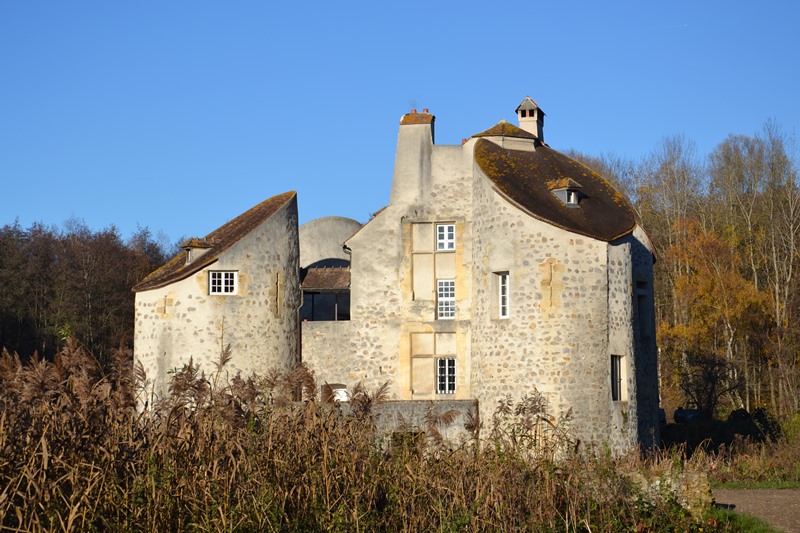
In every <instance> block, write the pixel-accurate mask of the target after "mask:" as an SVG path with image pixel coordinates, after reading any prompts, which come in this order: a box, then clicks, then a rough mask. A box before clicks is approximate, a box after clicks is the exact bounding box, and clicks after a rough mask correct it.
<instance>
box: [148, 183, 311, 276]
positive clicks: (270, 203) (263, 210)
mask: <svg viewBox="0 0 800 533" xmlns="http://www.w3.org/2000/svg"><path fill="white" fill-rule="evenodd" d="M295 196H297V193H295V192H294V191H289V192H285V193H283V194H279V195H277V196H273V197H272V198H269V199H267V200H264V201H263V202H261V203H260V204H258V205H257V206H255V207H253V208H251V209H249V210H248V211H246V212H244V213H242V214H241V215H239V216H238V217H236V218H234V219H233V220H231V221H230V222H228V223H226V224H224V225H222V226H220V227H219V228H217V229H215V230H214V231H212V232H211V233H209V234H208V235H206V236H205V237H204V238H203V239H195V238H193V239H189V240H188V241H186V243H184V244H185V245H186V247H187V248H190V247H202V248H208V251H207V252H205V253H204V254H203V255H201V256H200V257H198V258H197V259H195V260H194V261H192V262H191V263H189V264H186V257H187V255H188V253H189V252H188V250H183V251H182V252H180V253H179V254H178V255H176V256H175V257H173V258H172V259H171V260H170V261H168V262H167V263H166V264H165V265H164V266H162V267H161V268H159V269H157V270H155V271H153V272H151V273H150V275H148V276H147V277H146V278H144V279H143V280H142V281H140V282H139V283H138V284H136V285H135V286H134V287H133V291H134V292H139V291H147V290H150V289H157V288H159V287H164V286H165V285H169V284H170V283H174V282H176V281H179V280H182V279H185V278H187V277H189V276H191V275H192V274H194V273H195V272H198V271H199V270H201V269H203V268H205V267H207V266H208V265H210V264H212V263H214V262H215V261H216V260H217V258H218V257H219V255H220V254H221V253H222V252H224V251H225V250H227V249H228V248H230V247H231V246H233V245H234V244H235V243H236V242H238V241H239V240H240V239H241V238H242V237H244V236H245V235H247V234H248V233H250V232H251V231H253V230H254V229H256V228H257V227H258V226H260V225H261V224H262V223H263V222H265V221H266V220H267V219H269V218H270V217H271V216H272V215H274V214H275V213H276V212H277V211H278V210H279V209H281V208H282V207H283V206H285V205H286V204H287V203H289V202H290V201H291V200H293V199H294V198H295ZM197 244H202V246H195V245H197Z"/></svg>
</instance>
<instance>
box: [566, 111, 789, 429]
mask: <svg viewBox="0 0 800 533" xmlns="http://www.w3.org/2000/svg"><path fill="white" fill-rule="evenodd" d="M572 155H573V156H574V157H576V158H578V159H580V160H582V161H583V162H584V163H585V164H587V166H590V167H593V168H595V169H596V170H598V171H599V172H601V173H602V174H603V175H605V176H606V177H608V178H609V179H610V180H611V181H613V182H614V183H615V185H617V186H618V187H619V188H620V189H621V190H623V191H624V192H626V193H627V195H628V196H629V198H630V199H631V201H632V202H633V204H634V207H635V209H636V210H637V212H638V215H639V217H640V220H641V222H642V225H643V226H644V228H645V229H646V231H647V233H648V235H649V237H650V238H651V240H652V242H653V244H654V245H655V249H656V253H657V263H656V316H657V325H658V351H659V377H660V384H661V394H662V403H663V404H664V405H665V406H666V407H669V408H673V409H674V408H676V407H678V406H686V407H692V408H698V409H703V410H705V411H707V412H708V413H711V414H713V413H715V412H716V413H717V414H720V413H724V412H730V411H732V410H735V409H740V408H744V409H747V410H748V411H752V410H754V409H756V408H759V407H762V408H767V409H769V410H771V411H772V412H774V413H777V414H780V415H788V414H793V413H796V412H798V408H800V366H798V363H800V361H799V360H798V356H799V355H800V330H799V329H798V327H800V287H798V284H797V281H798V280H797V278H798V274H800V272H798V267H800V188H799V184H798V149H797V145H796V144H795V139H794V137H793V136H792V135H789V134H787V133H785V132H784V131H783V130H782V129H781V128H780V127H779V125H778V124H777V123H775V122H774V121H767V122H766V123H765V124H764V126H763V127H762V129H761V130H760V131H759V132H757V133H756V134H754V135H730V136H729V137H728V138H726V139H725V140H723V141H722V142H721V143H719V144H718V145H717V146H716V147H715V148H714V149H713V150H712V152H711V153H710V154H707V155H705V156H700V155H698V154H697V150H696V147H695V145H694V143H693V142H692V141H691V140H689V139H686V138H685V137H683V136H673V137H668V138H665V139H664V140H663V141H662V142H661V143H660V145H659V146H658V147H657V148H656V149H655V150H653V152H652V153H651V154H648V155H646V156H644V157H642V158H641V159H640V160H638V161H632V160H626V159H624V158H619V157H615V156H603V157H587V156H584V155H582V154H572Z"/></svg>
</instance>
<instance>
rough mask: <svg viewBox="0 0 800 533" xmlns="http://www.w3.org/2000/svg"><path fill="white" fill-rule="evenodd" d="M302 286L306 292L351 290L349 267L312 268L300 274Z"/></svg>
mask: <svg viewBox="0 0 800 533" xmlns="http://www.w3.org/2000/svg"><path fill="white" fill-rule="evenodd" d="M300 275H301V276H302V279H301V280H300V285H301V286H302V287H303V289H305V290H314V289H317V290H326V289H327V290H331V289H349V288H350V268H349V267H312V268H307V269H303V270H302V271H301V272H300Z"/></svg>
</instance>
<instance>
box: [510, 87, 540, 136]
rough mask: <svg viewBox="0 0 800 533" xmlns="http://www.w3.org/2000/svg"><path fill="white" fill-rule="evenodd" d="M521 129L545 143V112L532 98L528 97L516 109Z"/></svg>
mask: <svg viewBox="0 0 800 533" xmlns="http://www.w3.org/2000/svg"><path fill="white" fill-rule="evenodd" d="M516 113H517V119H518V120H519V127H520V128H521V129H523V130H525V131H527V132H528V133H532V134H534V135H535V136H536V138H537V139H539V142H544V111H542V109H541V108H540V107H539V105H538V104H537V103H536V102H534V101H533V99H532V98H531V97H530V96H526V97H525V99H524V100H523V101H522V103H521V104H519V105H518V106H517V109H516Z"/></svg>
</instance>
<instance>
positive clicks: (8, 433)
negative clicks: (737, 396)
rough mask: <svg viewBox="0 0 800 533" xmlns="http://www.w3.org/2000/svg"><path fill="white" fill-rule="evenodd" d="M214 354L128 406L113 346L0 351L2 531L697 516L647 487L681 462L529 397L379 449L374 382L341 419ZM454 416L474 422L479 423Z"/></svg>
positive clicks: (304, 384) (685, 525)
mask: <svg viewBox="0 0 800 533" xmlns="http://www.w3.org/2000/svg"><path fill="white" fill-rule="evenodd" d="M225 361H226V355H225V353H223V354H221V358H220V365H219V367H218V371H217V372H216V373H215V374H214V375H211V376H206V375H205V374H203V373H202V372H199V371H198V370H197V367H196V366H195V365H194V364H193V363H192V362H191V361H190V362H189V364H187V365H186V366H185V367H184V368H182V369H181V370H179V371H178V372H176V373H175V374H174V375H173V379H172V385H171V388H170V394H169V396H168V397H167V398H164V399H163V400H162V401H160V402H158V403H157V404H156V405H153V406H151V407H150V408H149V409H148V410H147V411H144V412H139V411H138V410H137V409H136V406H135V400H134V398H135V397H136V395H135V392H136V389H135V384H134V383H132V379H131V377H130V376H131V372H130V369H131V364H132V362H131V354H130V353H129V352H126V351H119V352H118V353H117V354H116V359H115V363H114V365H113V369H112V371H111V372H110V373H108V374H102V373H101V372H100V370H99V367H98V366H97V364H96V363H95V362H94V361H93V360H92V358H91V357H90V356H89V355H88V354H87V353H86V352H85V351H84V350H82V349H81V348H80V347H79V346H77V345H76V344H75V343H74V342H70V343H68V344H67V346H66V347H65V348H64V349H63V350H62V352H61V353H60V354H59V357H58V358H57V359H56V360H55V361H54V362H53V363H48V362H45V361H40V360H34V361H33V362H31V363H30V364H28V365H23V364H21V363H20V360H19V358H18V357H15V356H12V355H9V354H8V353H3V355H2V357H0V403H2V406H3V411H2V415H0V517H2V528H3V529H7V530H25V531H50V530H65V531H76V530H80V531H93V530H95V531H106V530H112V531H163V530H170V531H184V530H206V531H398V530H404V531H430V530H434V531H462V530H465V529H468V530H475V531H498V530H510V531H513V530H533V531H551V530H553V531H555V530H558V531H584V530H592V531H618V530H623V529H627V530H631V529H636V528H638V529H639V530H640V531H661V530H674V529H677V530H691V529H693V528H697V527H700V525H701V524H702V520H703V518H701V517H700V515H692V514H691V513H690V512H689V511H688V510H687V508H688V506H687V505H686V502H683V501H682V500H681V498H683V496H685V494H684V492H681V490H678V489H675V488H674V487H675V486H677V485H675V484H674V483H672V482H670V483H671V484H670V487H671V488H669V489H666V488H661V489H658V490H656V491H655V492H654V491H653V490H652V487H653V486H660V487H666V484H664V483H663V482H662V481H659V484H656V485H653V484H654V483H655V481H658V480H664V479H678V480H680V479H683V478H682V477H681V476H682V475H683V474H682V473H683V472H684V471H686V470H690V468H687V466H686V465H685V464H683V463H681V462H680V461H677V462H676V461H674V460H672V459H671V458H670V459H664V458H663V457H662V458H658V459H657V458H651V459H642V458H641V456H640V455H639V454H638V453H633V454H631V455H630V456H627V457H622V458H616V457H613V456H612V455H611V454H610V453H606V452H604V451H602V450H591V449H583V448H582V447H581V446H579V444H578V443H577V442H575V441H574V440H573V439H572V438H571V436H570V431H569V419H568V417H565V418H564V419H562V420H556V419H554V418H553V417H552V416H550V415H549V414H548V413H547V405H546V402H544V399H543V398H542V397H541V396H540V395H538V394H537V393H535V392H533V393H532V394H531V395H529V396H527V397H525V398H523V399H522V400H520V401H517V402H514V401H512V400H511V399H503V400H502V401H501V402H499V405H498V409H497V412H496V414H495V416H494V417H492V419H491V421H490V425H489V427H488V428H485V431H484V433H483V434H486V435H488V437H486V438H485V440H482V441H481V442H480V444H478V443H473V444H471V445H464V446H461V447H458V448H455V449H452V448H450V447H448V444H447V443H445V442H443V441H441V440H438V439H436V438H434V437H435V436H433V435H428V437H429V438H427V439H423V438H413V439H409V440H408V442H406V443H405V445H399V444H398V445H396V446H394V447H392V448H391V450H389V449H387V448H385V447H384V446H383V444H382V442H383V440H382V439H381V438H379V437H380V436H379V435H377V432H376V431H377V430H376V427H377V425H376V423H375V419H374V414H373V409H372V406H374V405H375V404H376V403H379V402H380V401H381V400H382V398H383V397H384V396H385V394H384V392H385V391H383V392H382V391H377V392H375V393H369V392H368V391H366V390H364V389H363V387H359V388H357V389H356V390H354V391H353V394H351V397H352V398H353V400H352V401H351V405H350V410H349V411H350V413H351V414H345V413H344V411H343V410H342V409H340V408H339V407H338V406H337V405H335V404H333V405H330V404H323V403H320V402H318V401H317V400H316V398H315V397H314V391H316V390H317V388H316V386H315V385H314V383H313V376H312V375H311V374H310V373H309V372H308V370H307V369H305V368H304V367H302V366H301V367H298V368H297V369H296V370H295V371H293V372H291V373H290V374H288V375H284V376H280V375H277V374H275V373H270V374H268V375H266V376H264V377H261V378H259V377H256V376H252V377H249V378H242V377H238V376H237V377H235V378H233V379H231V380H230V381H229V382H228V381H225V382H223V381H222V380H221V379H220V375H221V373H220V370H221V368H222V367H223V366H224V364H225ZM301 390H303V391H305V392H303V393H302V394H299V392H300V391H301ZM298 395H301V396H303V397H304V398H305V400H304V401H302V402H298V401H295V399H296V398H297V397H298ZM445 415H446V414H445ZM445 415H442V416H439V417H438V418H437V423H443V422H446V421H447V420H446V418H447V417H446V416H445ZM467 418H468V425H469V428H468V429H469V430H471V431H472V432H473V433H474V434H476V435H477V434H478V433H479V431H480V430H481V425H482V424H481V422H480V419H479V418H478V417H477V414H476V415H474V416H472V417H467ZM673 471H674V472H673ZM684 477H685V476H684ZM690 478H691V476H689V478H686V479H690ZM692 479H694V478H692ZM701 512H702V510H701Z"/></svg>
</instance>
